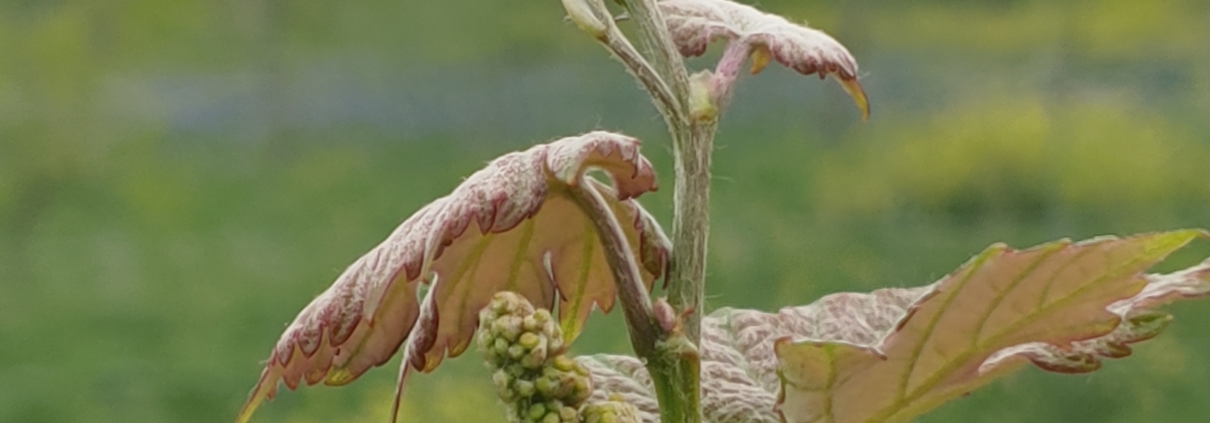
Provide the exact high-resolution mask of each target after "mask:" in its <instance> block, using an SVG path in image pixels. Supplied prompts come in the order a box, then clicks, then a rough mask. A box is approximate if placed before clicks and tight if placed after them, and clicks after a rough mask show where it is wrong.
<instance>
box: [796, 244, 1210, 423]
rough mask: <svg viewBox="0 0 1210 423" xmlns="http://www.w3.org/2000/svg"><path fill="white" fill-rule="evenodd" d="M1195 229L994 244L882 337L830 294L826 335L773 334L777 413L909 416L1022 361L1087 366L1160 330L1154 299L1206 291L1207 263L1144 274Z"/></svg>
mask: <svg viewBox="0 0 1210 423" xmlns="http://www.w3.org/2000/svg"><path fill="white" fill-rule="evenodd" d="M1203 235H1204V233H1203V232H1200V231H1177V232H1169V233H1161V234H1151V235H1143V236H1136V237H1131V238H1126V239H1118V238H1109V237H1106V238H1098V239H1093V240H1090V241H1086V242H1081V243H1076V244H1072V243H1071V242H1066V241H1062V242H1056V243H1051V244H1045V245H1041V246H1038V247H1034V248H1031V249H1028V250H1012V249H1009V248H1007V247H1005V246H1003V245H996V246H993V247H991V248H989V249H987V250H986V251H984V252H983V254H980V255H979V256H976V257H975V258H974V259H972V260H971V261H970V262H968V263H967V264H966V265H965V266H963V267H962V268H960V269H958V271H956V272H954V273H952V274H950V275H949V276H946V277H945V278H943V279H941V281H939V282H937V283H936V284H934V285H932V286H931V287H930V289H928V291H926V292H924V293H923V294H922V295H919V297H918V300H917V301H915V302H913V303H911V305H910V306H909V307H907V312H906V313H905V314H904V315H903V318H902V319H901V320H899V321H897V323H895V324H894V326H893V327H891V328H890V330H889V331H887V332H886V333H885V334H879V333H878V332H879V331H872V330H870V329H867V328H873V327H877V328H878V329H884V328H883V327H881V325H870V324H869V322H867V321H865V320H863V319H860V318H859V317H858V316H856V315H854V313H853V310H852V309H851V308H849V307H848V306H847V305H846V304H845V303H844V302H839V303H837V304H836V305H835V306H834V310H832V311H825V313H827V314H828V315H830V317H831V318H830V319H828V320H831V321H832V323H831V324H833V325H837V330H838V332H837V333H836V334H835V335H832V336H824V337H820V336H805V337H804V336H800V335H795V336H790V337H783V338H781V339H778V340H777V341H776V343H775V350H776V351H775V352H776V354H777V357H778V359H779V361H780V370H779V371H780V376H781V381H782V384H781V386H782V392H781V397H780V399H779V403H778V411H779V412H780V413H781V415H782V416H783V419H784V421H785V422H788V423H807V422H829V423H872V422H906V421H910V420H911V419H913V418H915V417H917V416H919V415H920V414H923V413H924V412H927V411H929V410H932V409H933V408H935V407H937V406H939V405H941V404H942V403H944V402H946V401H949V400H951V399H954V398H956V397H959V396H961V395H963V394H966V393H968V392H970V391H972V390H974V389H976V388H978V387H980V386H983V385H985V384H987V383H988V382H990V381H991V380H992V379H994V378H996V377H998V376H1002V375H1004V374H1007V373H1008V372H1011V371H1012V370H1015V369H1018V368H1020V367H1021V365H1023V364H1024V363H1026V362H1030V361H1032V362H1033V363H1034V364H1036V365H1038V367H1040V368H1043V369H1046V370H1051V371H1058V372H1065V373H1077V372H1089V371H1092V370H1096V369H1097V368H1098V367H1100V359H1099V357H1122V356H1125V355H1128V354H1130V348H1129V347H1128V344H1130V343H1134V342H1138V341H1142V340H1145V339H1149V338H1151V337H1154V336H1155V335H1157V334H1159V332H1160V331H1161V330H1162V329H1163V327H1164V324H1165V322H1167V319H1168V316H1167V315H1165V314H1162V313H1159V312H1157V311H1154V310H1152V307H1155V306H1158V305H1162V304H1164V303H1167V302H1171V301H1173V300H1176V299H1181V298H1187V297H1191V296H1200V295H1205V294H1207V293H1210V261H1207V262H1206V263H1203V264H1202V265H1200V266H1197V267H1194V268H1191V269H1189V270H1186V271H1183V272H1179V273H1175V274H1172V275H1166V276H1148V275H1145V274H1144V273H1143V272H1144V271H1146V270H1147V269H1148V268H1150V267H1151V266H1152V265H1154V264H1156V263H1157V262H1159V261H1160V260H1162V259H1163V258H1164V257H1166V256H1167V255H1168V254H1170V253H1172V252H1173V251H1175V250H1177V249H1179V248H1180V247H1182V246H1184V245H1185V244H1186V243H1188V242H1189V241H1191V240H1192V239H1194V238H1195V237H1198V236H1203ZM916 293H919V292H913V294H916ZM900 298H901V297H900ZM825 301H826V300H825ZM834 301H835V300H834ZM890 307H891V308H894V307H895V306H894V305H891V306H890ZM837 335H838V336H837ZM870 335H875V340H874V341H873V342H867V341H868V340H869V337H870Z"/></svg>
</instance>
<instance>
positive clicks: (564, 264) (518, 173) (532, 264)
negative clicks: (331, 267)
mask: <svg viewBox="0 0 1210 423" xmlns="http://www.w3.org/2000/svg"><path fill="white" fill-rule="evenodd" d="M592 169H599V170H602V171H604V173H605V174H607V176H608V177H609V179H610V181H611V182H612V187H610V186H608V185H606V184H603V183H599V182H597V181H596V180H594V179H592V178H586V177H585V176H584V173H585V172H587V171H589V170H592ZM585 182H586V183H590V184H592V185H593V187H594V188H595V189H601V190H603V194H605V195H604V196H605V197H607V198H608V201H609V203H610V207H611V208H612V209H613V212H614V213H615V214H616V216H617V218H618V220H619V221H620V222H621V223H622V226H623V230H624V232H625V234H626V237H627V240H628V241H629V243H630V244H631V247H632V248H631V249H632V251H635V252H636V253H635V254H637V255H638V256H639V257H636V259H637V260H636V261H637V262H638V263H640V268H641V269H640V270H641V273H642V275H641V276H642V278H643V282H645V283H646V285H647V288H648V289H650V287H651V286H652V284H653V283H654V281H655V279H657V278H659V277H660V276H661V275H662V274H663V272H664V266H665V262H666V260H667V255H668V250H669V248H670V242H669V241H668V239H667V238H666V237H665V236H664V234H663V232H662V231H661V230H660V228H659V226H658V225H657V224H656V223H655V220H654V219H653V218H652V217H651V216H650V215H648V214H647V212H646V211H644V210H643V209H642V207H640V206H639V204H638V203H637V202H636V201H634V200H633V198H634V197H636V196H638V195H641V194H643V193H644V192H647V191H651V190H654V189H655V188H656V181H655V174H654V171H653V170H652V168H651V164H650V163H649V162H648V161H647V159H646V158H644V157H643V156H642V155H640V154H639V141H638V140H636V139H634V138H630V137H627V136H624V135H619V134H613V133H608V132H600V131H598V132H591V133H587V134H583V135H580V136H577V137H569V138H564V139H561V140H558V141H555V142H552V143H550V144H544V145H538V146H535V147H533V148H530V149H529V150H526V151H524V152H518V153H511V154H508V155H505V156H503V157H500V158H498V159H496V160H494V161H492V162H491V163H490V164H488V165H487V167H486V168H485V169H483V170H480V171H479V172H476V173H475V174H473V175H471V176H470V177H469V178H467V179H466V180H465V181H464V182H463V183H462V184H461V185H460V186H458V188H456V189H455V190H454V192H453V193H451V194H450V195H449V196H446V197H443V198H440V199H437V200H436V201H433V202H432V203H430V204H428V205H427V206H425V207H423V208H421V209H420V210H419V211H417V212H416V213H415V214H414V215H412V217H410V218H408V219H407V220H406V221H404V222H403V224H401V225H400V226H399V227H398V228H397V229H395V231H394V232H393V233H391V235H390V236H389V237H387V239H386V240H385V241H383V242H382V243H381V244H379V245H378V246H377V247H375V248H374V249H372V250H370V252H369V253H367V254H366V255H364V256H362V257H361V258H360V259H358V260H357V261H356V262H354V263H353V264H352V265H351V266H349V268H348V269H347V270H345V272H344V273H343V274H341V275H340V277H339V278H337V280H336V282H335V283H333V284H332V286H331V287H329V288H328V290H327V291H325V292H324V293H322V294H320V295H319V296H318V297H317V298H315V300H313V301H312V302H311V304H309V305H307V307H306V308H304V309H303V310H302V312H301V313H299V315H298V317H296V318H295V320H294V322H293V323H291V324H290V326H289V327H288V328H287V329H286V331H285V333H283V334H282V336H281V339H280V340H279V341H278V342H277V346H276V347H275V348H274V349H273V351H272V353H271V354H270V356H269V361H268V363H267V365H266V367H265V370H264V372H263V373H262V374H261V378H260V381H259V382H258V383H257V385H256V388H255V389H254V390H253V391H252V394H251V396H250V397H249V399H248V402H247V404H245V406H244V409H243V410H242V411H241V413H240V416H239V419H238V421H240V422H245V421H247V420H248V419H249V418H250V417H251V415H252V412H253V411H254V410H255V409H256V407H257V406H258V405H259V404H260V403H261V402H262V401H263V400H264V399H265V398H273V396H274V394H275V393H276V390H277V386H278V382H285V384H286V386H287V387H289V388H290V389H295V388H296V387H297V386H298V385H299V381H300V380H306V382H307V384H315V383H319V382H321V381H322V382H324V383H325V384H327V385H343V384H346V383H349V382H351V381H353V380H354V379H356V378H357V377H358V376H360V375H361V374H362V373H364V372H365V371H366V370H367V369H369V368H370V367H373V366H378V365H381V364H383V363H385V362H386V361H387V360H389V359H390V357H391V356H392V355H394V354H395V352H396V351H398V350H399V347H400V345H402V344H403V343H404V342H405V341H407V347H406V353H405V355H406V357H404V363H403V364H402V366H403V368H402V369H401V372H400V375H401V376H400V382H399V383H400V389H402V385H403V382H404V379H405V377H404V376H405V375H406V374H407V371H408V369H410V368H415V369H418V370H421V371H426V372H427V371H431V370H433V369H434V368H435V367H436V366H437V365H438V364H439V363H440V362H441V360H442V359H443V357H445V355H446V354H448V355H450V356H451V357H452V356H457V355H459V354H461V353H463V352H464V351H465V350H466V349H467V347H468V346H469V345H470V342H471V339H472V337H473V334H474V331H475V328H476V326H477V325H478V313H479V310H480V309H481V308H482V307H483V306H485V305H487V304H488V302H489V301H490V299H491V298H492V295H494V294H495V293H497V292H500V291H513V292H516V293H518V294H520V295H522V296H524V297H525V298H526V299H527V300H528V301H530V302H531V303H533V304H534V305H536V306H538V307H542V308H545V309H553V308H554V306H555V302H556V301H558V305H559V306H558V315H559V322H560V325H561V326H562V330H563V334H564V337H565V338H566V341H567V342H570V341H571V340H572V339H574V338H575V336H576V335H577V334H578V333H579V330H580V328H581V327H582V324H583V321H584V320H585V319H586V318H587V317H588V314H589V313H590V312H591V311H592V309H593V308H594V306H595V307H597V308H600V309H601V310H603V311H609V310H610V309H611V308H612V307H613V304H614V296H615V291H616V289H615V287H614V282H613V276H612V274H611V272H610V270H609V267H608V264H607V262H606V259H605V256H604V254H603V252H602V246H601V241H600V239H599V237H598V235H597V233H596V231H595V230H594V226H593V223H592V221H591V220H590V217H589V216H588V215H587V214H586V213H585V212H584V211H583V210H582V209H581V207H580V206H579V205H578V203H577V202H576V201H575V200H574V199H573V198H572V197H571V196H570V194H569V191H568V190H569V189H570V188H572V187H574V186H577V185H578V184H581V183H585ZM421 283H424V284H429V285H430V286H431V287H430V289H429V291H428V293H427V294H426V295H425V298H424V300H423V301H420V300H419V299H418V298H417V288H418V287H419V285H420V284H421Z"/></svg>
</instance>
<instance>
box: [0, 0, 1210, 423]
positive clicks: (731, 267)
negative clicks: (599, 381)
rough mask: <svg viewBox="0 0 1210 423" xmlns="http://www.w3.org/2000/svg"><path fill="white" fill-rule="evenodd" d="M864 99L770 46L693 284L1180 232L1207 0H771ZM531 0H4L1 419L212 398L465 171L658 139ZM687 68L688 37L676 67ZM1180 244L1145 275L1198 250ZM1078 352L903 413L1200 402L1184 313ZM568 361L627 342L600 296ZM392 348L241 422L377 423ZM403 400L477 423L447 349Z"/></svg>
mask: <svg viewBox="0 0 1210 423" xmlns="http://www.w3.org/2000/svg"><path fill="white" fill-rule="evenodd" d="M760 4H761V6H762V7H764V8H766V9H769V10H774V11H778V12H781V13H783V14H785V15H787V16H790V17H792V18H794V19H799V20H801V19H810V22H811V23H812V25H813V26H816V27H819V28H822V29H824V30H826V31H828V32H830V33H831V34H833V35H834V36H835V37H836V38H838V39H839V40H841V41H842V42H844V43H845V44H846V45H847V46H848V47H849V48H850V50H851V51H852V52H853V53H854V54H855V55H856V56H857V57H858V58H859V60H860V62H861V63H862V71H863V74H864V79H863V83H864V84H865V86H866V88H867V90H868V92H869V94H870V97H871V99H872V102H873V107H874V115H873V119H872V120H871V121H870V122H868V123H862V122H860V119H859V115H858V113H857V112H856V111H855V109H854V108H853V106H852V105H851V104H849V103H848V100H847V99H846V98H845V97H844V94H843V92H842V91H841V90H840V89H839V88H838V87H836V86H835V84H832V83H824V84H821V83H819V82H817V81H816V80H815V79H814V78H804V77H801V76H798V75H797V74H793V73H792V72H788V71H785V70H784V69H774V68H773V67H771V68H770V69H769V70H768V71H766V73H764V74H762V75H760V77H756V78H752V77H746V78H744V79H743V80H742V81H741V85H740V87H739V89H738V92H737V97H736V100H735V101H734V103H733V105H732V106H731V109H730V111H729V113H728V114H727V115H726V116H725V118H724V120H723V127H722V131H721V132H720V134H719V138H718V140H717V143H718V146H719V150H718V153H717V155H716V164H715V169H716V175H717V178H716V183H715V191H714V196H713V210H714V230H713V233H712V239H711V247H712V249H711V256H710V267H709V285H708V295H709V302H710V306H711V307H718V306H722V305H732V306H739V307H756V308H762V309H766V310H772V309H776V308H778V307H781V306H786V305H791V304H805V303H808V302H810V301H812V300H814V299H815V298H817V297H819V296H821V295H824V294H826V293H829V292H835V291H841V290H858V291H860V290H870V289H873V288H876V287H881V286H911V285H919V284H924V283H928V282H931V281H933V280H935V279H936V278H938V277H940V276H942V275H944V274H945V273H947V272H949V271H950V270H953V269H954V268H955V267H957V266H958V265H959V264H961V263H962V262H964V261H965V260H966V259H967V258H968V257H969V256H971V255H973V254H975V253H976V252H978V251H979V250H981V249H982V248H983V247H985V246H986V245H988V244H990V243H992V242H996V241H1006V242H1009V243H1010V244H1012V245H1015V246H1022V247H1023V246H1028V245H1033V244H1036V243H1040V242H1043V241H1046V240H1050V239H1055V238H1061V237H1073V238H1084V237H1089V236H1093V235H1100V234H1128V233H1133V232H1142V231H1152V230H1161V229H1173V228H1180V227H1208V226H1210V120H1208V119H1206V116H1210V2H1206V1H1204V0H1154V1H1148V2H1141V1H1137V0H1095V1H1094V0H1075V1H1045V0H983V1H954V0H927V1H913V2H904V1H899V2H895V1H875V0H851V1H844V2H842V1H831V0H820V1H789V0H762V1H761V2H760ZM561 19H562V10H561V8H560V7H559V4H558V3H557V2H554V1H523V2H489V1H482V0H476V1H471V0H444V1H430V2H419V1H383V0H349V1H344V2H314V1H294V2H279V1H271V0H235V1H213V0H177V1H172V2H165V1H159V0H92V1H79V0H3V1H0V422H83V421H114V422H215V421H218V422H223V421H229V420H230V419H232V418H234V416H235V413H236V411H237V409H238V407H239V406H240V404H241V403H242V401H243V400H244V398H245V395H246V394H247V392H248V390H249V388H251V386H252V384H253V383H254V382H255V381H256V378H257V375H258V374H259V372H260V369H261V367H260V361H261V360H262V359H264V358H265V357H267V355H268V352H269V349H270V348H271V346H272V345H273V343H274V341H275V340H276V339H277V336H278V334H279V333H280V331H281V330H282V329H283V328H284V325H285V324H286V323H287V322H288V321H289V320H290V319H292V318H293V317H294V315H295V313H296V312H297V311H298V310H299V309H301V307H302V306H303V305H305V304H306V303H307V301H309V300H310V299H311V298H312V297H313V296H314V295H316V294H317V293H319V292H320V291H322V290H323V289H324V288H325V287H327V286H328V284H329V283H330V282H331V280H332V279H333V278H335V277H336V275H337V274H338V273H339V272H340V271H341V270H342V269H343V268H344V267H345V266H346V265H347V264H348V263H351V262H352V261H353V260H354V259H355V258H356V257H357V256H359V255H360V254H362V253H363V252H365V251H366V250H368V249H369V248H370V247H371V246H373V245H375V244H376V243H377V242H378V241H379V240H381V239H382V237H384V236H386V234H388V233H389V232H390V231H391V229H393V227H394V226H395V225H396V224H397V223H399V222H400V221H402V220H403V219H404V218H405V217H406V216H408V215H409V214H410V213H411V212H412V211H414V210H416V209H417V208H418V207H420V206H421V205H423V204H424V203H426V202H428V201H430V200H431V199H433V198H435V197H437V196H440V195H444V193H447V192H448V191H449V190H450V189H451V188H453V187H454V186H456V185H457V183H458V182H459V181H460V178H461V177H463V176H465V175H468V174H470V173H471V172H472V171H474V170H476V169H478V168H479V167H480V166H481V165H482V164H483V163H484V162H486V161H487V160H490V159H491V158H493V157H495V156H498V155H500V154H503V153H505V152H508V151H511V150H514V149H520V148H524V147H526V146H527V145H530V144H533V143H535V142H540V141H545V140H549V139H552V138H555V137H558V136H563V135H569V134H573V133H578V132H582V131H586V130H590V129H594V128H604V129H612V130H622V131H625V132H628V133H631V134H634V135H636V136H639V137H641V138H644V139H646V140H647V143H646V147H647V148H646V154H647V155H648V156H649V157H651V158H652V160H654V161H655V162H657V165H658V166H659V170H660V171H661V174H662V175H663V177H664V179H663V180H664V187H665V189H664V190H662V191H660V192H658V193H654V194H649V195H647V196H645V197H644V198H643V201H644V203H645V204H647V205H648V206H649V208H651V209H652V210H653V211H654V212H655V213H656V214H657V216H659V217H660V218H661V220H663V221H665V222H667V221H668V215H669V213H668V210H669V208H668V206H669V201H670V198H671V189H670V188H671V185H670V182H671V167H670V165H669V152H668V148H669V147H668V141H667V136H666V134H665V133H664V132H663V128H662V127H661V123H660V120H659V119H658V118H657V117H656V116H655V115H654V111H653V109H652V108H651V106H650V105H649V102H648V101H647V100H646V99H645V97H644V95H643V94H642V93H641V92H640V91H639V89H637V88H636V86H635V84H634V83H633V82H632V81H630V80H629V79H628V77H627V76H626V75H625V74H624V73H623V72H622V70H621V68H620V67H619V66H618V65H617V64H615V63H613V62H611V61H610V60H609V59H608V58H607V57H606V56H605V54H604V53H603V51H602V50H600V49H599V48H598V47H597V46H596V45H594V44H593V43H592V42H590V40H589V39H588V38H587V37H585V36H583V35H582V34H580V33H579V32H578V31H576V30H575V29H574V28H572V27H571V26H569V25H568V24H566V23H564V22H562V20H561ZM692 63H693V64H694V65H695V66H696V67H705V66H708V65H709V64H710V63H709V61H708V60H695V61H693V62H692ZM1207 244H1210V243H1207V242H1201V243H1199V244H1197V245H1195V246H1193V247H1192V248H1190V249H1188V250H1186V251H1184V252H1182V253H1180V254H1178V255H1177V256H1175V257H1173V258H1172V259H1171V260H1169V262H1167V263H1166V264H1164V265H1162V269H1161V270H1173V269H1175V268H1177V267H1178V266H1181V265H1190V264H1192V263H1195V262H1197V261H1199V260H1200V259H1201V258H1203V257H1206V256H1207V255H1210V246H1208V245H1207ZM1173 309H1174V311H1175V312H1176V314H1177V321H1176V322H1175V324H1174V325H1173V326H1172V327H1171V329H1170V330H1169V332H1168V333H1167V334H1166V335H1165V336H1163V337H1161V338H1159V339H1157V340H1154V341H1152V342H1148V343H1146V344H1142V345H1140V346H1139V347H1138V348H1137V352H1136V354H1135V356H1134V357H1133V358H1130V359H1126V360H1117V361H1112V362H1109V363H1108V364H1107V365H1106V366H1105V368H1104V369H1102V370H1101V371H1099V372H1097V373H1093V374H1091V375H1082V376H1063V375H1054V374H1044V373H1043V372H1041V371H1037V370H1034V369H1029V370H1026V371H1022V372H1019V373H1017V374H1015V375H1013V376H1011V377H1009V378H1007V379H1005V380H1002V381H1000V382H998V383H995V384H993V385H992V386H990V387H988V388H985V389H983V390H981V391H978V392H976V393H975V394H973V395H971V396H970V397H968V398H965V399H962V400H959V401H956V402H954V403H952V404H950V405H947V406H945V407H943V408H942V409H940V410H939V411H937V412H935V413H933V414H931V415H929V416H927V417H925V418H923V419H921V421H922V422H928V423H942V422H986V423H1009V422H1032V423H1040V422H1084V421H1090V422H1092V421H1095V422H1102V423H1127V422H1129V423H1138V422H1152V421H1159V422H1201V421H1205V416H1206V415H1210V401H1207V398H1208V397H1210V352H1208V351H1210V325H1206V324H1204V323H1203V322H1206V321H1208V320H1210V303H1208V302H1202V303H1200V304H1198V303H1193V304H1184V305H1178V306H1176V307H1174V308H1173ZM587 330H588V332H587V333H586V335H585V336H584V337H582V338H581V341H580V342H579V343H578V344H577V345H576V349H577V351H579V352H600V351H605V352H626V351H627V350H628V345H627V341H626V339H625V336H624V332H623V329H622V328H621V322H620V318H619V317H618V316H609V317H606V318H594V319H593V320H592V321H591V322H590V325H589V327H588V329H587ZM394 367H395V366H394V364H392V365H389V366H388V368H386V369H380V370H378V371H373V372H371V373H369V374H367V375H366V376H364V377H363V378H362V379H361V380H360V381H358V383H355V384H353V385H351V386H349V387H345V388H339V389H336V388H308V389H302V390H300V391H298V392H288V393H285V394H284V395H282V396H280V397H279V399H278V400H276V401H274V402H271V403H268V404H266V406H264V407H262V409H261V411H260V412H259V413H258V415H257V419H256V421H259V422H287V421H288V422H383V421H385V416H386V412H387V408H388V407H389V404H390V392H391V390H392V389H393V388H392V384H393V381H394V377H395V370H394ZM414 382H415V383H414V384H412V385H411V388H410V390H409V392H408V393H407V396H406V399H407V403H406V404H405V409H404V411H405V414H406V415H407V416H408V417H409V419H408V420H407V421H429V422H480V421H482V422H495V421H503V419H502V417H501V416H502V413H501V409H500V408H499V407H498V406H497V405H495V401H494V399H493V398H492V393H491V389H490V387H489V383H488V382H487V375H486V371H485V370H483V368H482V366H481V365H480V364H479V362H478V361H477V360H476V359H474V358H465V359H458V360H452V361H449V362H447V364H446V365H445V366H443V367H442V368H441V369H440V370H439V371H438V372H437V373H435V374H432V375H424V376H422V377H418V378H415V379H414Z"/></svg>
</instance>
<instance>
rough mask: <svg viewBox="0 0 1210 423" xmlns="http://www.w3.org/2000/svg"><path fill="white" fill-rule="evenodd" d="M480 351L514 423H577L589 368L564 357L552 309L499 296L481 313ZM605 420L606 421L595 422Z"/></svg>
mask: <svg viewBox="0 0 1210 423" xmlns="http://www.w3.org/2000/svg"><path fill="white" fill-rule="evenodd" d="M479 324H480V326H479V334H478V337H477V341H478V344H479V350H480V351H482V352H483V356H484V359H485V360H486V361H487V365H488V368H489V369H491V370H492V371H493V373H492V383H493V384H495V386H496V393H497V394H498V395H499V396H500V399H501V400H502V401H504V403H505V405H507V406H508V416H509V421H510V422H514V423H581V422H582V421H583V419H582V418H581V416H580V410H579V409H580V407H581V406H582V405H584V403H585V401H587V400H588V396H589V395H590V394H591V393H592V381H591V379H590V378H589V374H588V369H585V368H584V366H581V365H580V364H579V363H577V362H576V361H575V360H573V359H572V358H571V357H568V356H567V355H566V352H567V347H566V345H564V343H563V334H562V331H561V330H560V329H559V325H558V324H557V322H555V320H554V319H553V318H552V317H551V315H550V311H548V310H545V309H541V310H535V309H534V307H533V305H531V304H530V303H529V301H526V300H525V298H522V297H521V296H519V295H516V294H514V293H511V292H502V293H499V294H496V296H495V297H493V298H492V301H491V303H490V304H488V306H487V307H484V308H483V309H482V310H481V311H480V312H479ZM598 421H604V420H598Z"/></svg>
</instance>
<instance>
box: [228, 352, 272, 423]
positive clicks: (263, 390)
mask: <svg viewBox="0 0 1210 423" xmlns="http://www.w3.org/2000/svg"><path fill="white" fill-rule="evenodd" d="M269 366H270V367H268V368H266V369H265V371H264V372H263V373H261V376H260V380H259V381H257V382H256V387H254V388H252V393H251V394H249V395H248V401H247V402H245V403H244V406H243V407H242V408H240V410H239V415H238V416H236V418H235V423H248V421H250V420H252V414H253V413H256V409H257V408H259V407H260V405H261V403H263V402H264V401H265V399H266V398H268V399H273V394H274V392H275V391H277V382H278V381H279V380H281V373H280V372H279V371H278V370H276V369H274V368H273V367H272V366H273V364H272V361H271V362H270V364H269Z"/></svg>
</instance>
